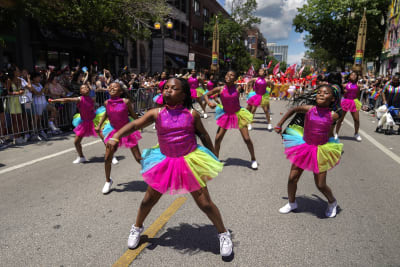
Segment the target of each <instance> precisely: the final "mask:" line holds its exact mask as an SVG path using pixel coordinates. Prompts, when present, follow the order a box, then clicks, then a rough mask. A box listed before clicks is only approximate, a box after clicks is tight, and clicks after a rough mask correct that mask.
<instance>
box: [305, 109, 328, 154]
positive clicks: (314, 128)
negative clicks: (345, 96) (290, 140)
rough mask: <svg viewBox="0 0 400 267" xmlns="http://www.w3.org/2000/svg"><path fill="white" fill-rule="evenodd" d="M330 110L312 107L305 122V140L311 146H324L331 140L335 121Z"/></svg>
mask: <svg viewBox="0 0 400 267" xmlns="http://www.w3.org/2000/svg"><path fill="white" fill-rule="evenodd" d="M331 112H332V111H331V110H330V108H320V107H316V106H315V107H312V108H311V109H310V110H309V111H308V112H307V114H306V117H305V121H304V136H303V139H304V141H306V143H307V144H309V145H315V146H318V145H323V144H325V143H327V142H328V140H329V131H330V129H331V126H332V123H333V120H332V114H331Z"/></svg>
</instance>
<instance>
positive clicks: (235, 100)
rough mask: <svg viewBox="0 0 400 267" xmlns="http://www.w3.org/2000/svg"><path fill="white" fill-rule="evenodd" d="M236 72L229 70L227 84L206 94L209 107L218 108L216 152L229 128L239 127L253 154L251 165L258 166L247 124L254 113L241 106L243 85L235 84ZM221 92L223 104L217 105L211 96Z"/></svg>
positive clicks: (251, 154) (226, 76)
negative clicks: (240, 96) (211, 100)
mask: <svg viewBox="0 0 400 267" xmlns="http://www.w3.org/2000/svg"><path fill="white" fill-rule="evenodd" d="M235 80H236V72H234V71H228V72H227V74H226V75H225V82H226V84H225V86H219V87H216V88H214V89H213V90H211V91H210V92H208V93H207V94H205V97H204V98H205V100H206V102H207V104H208V106H209V107H211V108H217V109H216V111H215V114H216V120H217V125H218V126H219V128H218V131H217V135H216V136H215V153H216V155H217V157H218V156H219V150H220V147H221V143H222V140H223V138H224V136H225V133H226V132H227V130H228V129H239V131H240V133H241V135H242V137H243V140H244V142H245V143H246V145H247V149H248V150H249V152H250V156H251V167H252V168H253V169H257V168H258V163H257V161H256V156H255V154H254V146H253V142H252V141H251V138H250V135H249V131H248V129H247V125H249V124H250V123H251V122H252V121H253V115H252V114H251V113H250V112H249V111H248V110H247V109H245V108H242V107H240V100H239V90H240V89H241V85H239V86H236V85H235V83H234V82H235ZM213 94H219V95H220V98H221V102H222V105H218V106H217V105H216V104H215V103H213V102H210V101H209V98H208V97H209V96H210V95H213Z"/></svg>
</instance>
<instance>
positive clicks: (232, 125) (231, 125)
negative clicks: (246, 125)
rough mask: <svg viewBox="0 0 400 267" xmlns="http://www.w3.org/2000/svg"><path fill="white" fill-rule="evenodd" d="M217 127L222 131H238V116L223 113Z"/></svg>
mask: <svg viewBox="0 0 400 267" xmlns="http://www.w3.org/2000/svg"><path fill="white" fill-rule="evenodd" d="M217 125H218V126H219V127H221V128H223V129H239V121H238V116H237V115H236V113H233V114H227V113H225V114H223V115H222V116H221V117H219V118H218V120H217Z"/></svg>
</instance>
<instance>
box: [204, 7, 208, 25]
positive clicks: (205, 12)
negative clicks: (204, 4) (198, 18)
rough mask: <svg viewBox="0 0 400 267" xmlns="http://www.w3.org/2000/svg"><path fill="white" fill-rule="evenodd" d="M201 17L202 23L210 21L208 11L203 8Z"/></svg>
mask: <svg viewBox="0 0 400 267" xmlns="http://www.w3.org/2000/svg"><path fill="white" fill-rule="evenodd" d="M203 15H204V22H207V23H208V22H209V21H210V12H209V11H208V9H207V8H203Z"/></svg>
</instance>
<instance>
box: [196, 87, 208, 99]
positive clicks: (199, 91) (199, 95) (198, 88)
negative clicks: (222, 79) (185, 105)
mask: <svg viewBox="0 0 400 267" xmlns="http://www.w3.org/2000/svg"><path fill="white" fill-rule="evenodd" d="M196 91H197V97H201V96H202V95H204V93H205V92H206V91H204V89H203V88H202V87H197V88H196Z"/></svg>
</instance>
